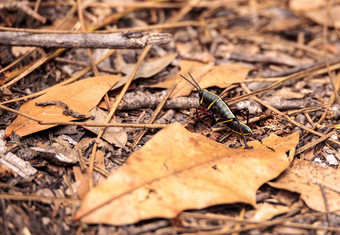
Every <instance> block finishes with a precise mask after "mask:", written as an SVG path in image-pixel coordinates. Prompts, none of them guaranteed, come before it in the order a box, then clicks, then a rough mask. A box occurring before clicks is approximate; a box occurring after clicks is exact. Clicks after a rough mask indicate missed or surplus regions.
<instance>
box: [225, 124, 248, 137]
mask: <svg viewBox="0 0 340 235" xmlns="http://www.w3.org/2000/svg"><path fill="white" fill-rule="evenodd" d="M225 127H226V128H228V129H229V130H231V131H232V132H234V133H236V134H239V135H251V134H252V131H250V133H241V132H238V131H235V130H234V129H231V128H230V127H228V126H225Z"/></svg>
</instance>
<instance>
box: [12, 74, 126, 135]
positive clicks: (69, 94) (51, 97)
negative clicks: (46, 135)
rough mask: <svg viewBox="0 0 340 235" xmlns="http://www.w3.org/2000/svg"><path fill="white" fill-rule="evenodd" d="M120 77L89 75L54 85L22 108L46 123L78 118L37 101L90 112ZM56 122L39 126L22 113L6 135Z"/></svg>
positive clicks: (26, 132) (45, 127)
mask: <svg viewBox="0 0 340 235" xmlns="http://www.w3.org/2000/svg"><path fill="white" fill-rule="evenodd" d="M118 78H119V76H100V77H91V78H86V79H83V80H81V81H78V82H74V83H72V84H69V85H66V86H62V87H54V88H51V89H49V90H48V92H47V93H46V94H44V95H42V96H40V97H38V98H35V99H33V100H30V101H28V102H27V103H25V104H23V105H22V106H21V107H20V112H23V113H25V114H27V115H29V116H31V117H34V118H36V119H38V120H41V121H47V122H57V121H59V122H63V121H71V120H74V119H76V118H74V117H71V116H66V115H64V114H63V108H62V107H59V106H56V105H52V106H47V107H40V106H36V105H35V103H39V102H45V101H61V102H63V103H65V104H67V105H68V106H69V108H70V109H72V110H74V111H76V112H78V113H81V114H86V115H88V114H89V111H90V110H91V109H92V108H93V107H94V106H95V105H97V104H98V103H99V101H100V100H101V98H102V97H103V96H104V94H105V93H106V92H107V91H108V90H109V89H110V88H111V87H112V86H113V85H114V84H115V83H116V82H117V80H118ZM53 126H54V125H40V124H38V123H37V122H35V121H32V120H30V119H28V118H25V117H23V116H18V117H17V118H16V119H15V120H14V121H13V122H12V123H11V124H10V125H9V126H8V127H7V129H6V136H7V137H8V136H10V135H11V134H12V131H14V132H15V133H16V134H17V135H19V136H25V135H29V134H32V133H34V132H37V131H41V130H45V129H48V128H50V127H53Z"/></svg>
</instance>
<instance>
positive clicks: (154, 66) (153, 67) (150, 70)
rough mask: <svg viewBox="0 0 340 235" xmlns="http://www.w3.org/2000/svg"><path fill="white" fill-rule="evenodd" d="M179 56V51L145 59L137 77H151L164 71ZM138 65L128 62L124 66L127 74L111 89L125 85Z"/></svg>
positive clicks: (124, 71) (123, 70)
mask: <svg viewBox="0 0 340 235" xmlns="http://www.w3.org/2000/svg"><path fill="white" fill-rule="evenodd" d="M176 56H177V53H168V54H166V55H164V56H162V57H157V58H153V59H150V60H147V61H144V62H143V63H142V65H141V66H140V67H139V69H138V71H137V73H136V75H135V77H134V78H133V79H137V78H149V77H152V76H154V75H156V74H157V73H159V72H160V71H162V70H163V69H164V68H165V67H166V66H168V65H169V64H170V63H171V62H172V61H173V60H174V59H175V58H176ZM135 67H136V64H126V65H124V66H123V67H122V72H123V73H125V74H126V76H124V77H122V78H121V79H119V81H118V82H117V84H116V85H114V87H112V89H111V90H114V89H117V88H119V87H121V86H123V85H124V84H125V83H126V81H127V80H128V79H129V76H130V74H131V73H132V71H133V70H134V68H135Z"/></svg>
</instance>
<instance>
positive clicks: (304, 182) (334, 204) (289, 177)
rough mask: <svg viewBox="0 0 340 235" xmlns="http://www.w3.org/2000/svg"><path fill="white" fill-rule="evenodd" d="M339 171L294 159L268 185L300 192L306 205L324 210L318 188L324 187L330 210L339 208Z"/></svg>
mask: <svg viewBox="0 0 340 235" xmlns="http://www.w3.org/2000/svg"><path fill="white" fill-rule="evenodd" d="M339 182H340V172H339V170H336V169H333V168H331V167H328V166H323V165H320V164H318V163H313V162H310V161H306V160H300V159H295V160H294V162H293V164H292V166H291V167H290V168H289V169H288V170H287V171H286V172H285V173H284V174H282V175H281V176H280V177H279V178H278V179H277V180H276V181H275V182H271V183H269V185H271V186H273V187H275V188H281V189H286V190H289V191H292V192H297V193H300V194H301V198H302V199H303V200H304V201H305V203H306V204H307V206H308V207H310V208H311V209H313V210H316V211H322V212H324V211H325V203H324V199H323V196H322V192H321V189H320V185H321V186H322V187H324V190H325V195H326V198H327V202H328V208H329V210H330V211H334V210H340V197H339V194H340V190H339V188H340V187H339Z"/></svg>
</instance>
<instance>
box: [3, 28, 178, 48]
mask: <svg viewBox="0 0 340 235" xmlns="http://www.w3.org/2000/svg"><path fill="white" fill-rule="evenodd" d="M171 39H172V35H171V34H168V33H149V32H127V33H111V34H96V33H79V34H71V33H70V34H57V33H49V34H32V33H26V32H9V31H0V45H7V46H32V47H33V46H34V47H49V48H51V47H53V48H110V49H139V48H144V47H145V46H147V45H150V44H153V45H164V44H167V43H168V42H170V40H171Z"/></svg>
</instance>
